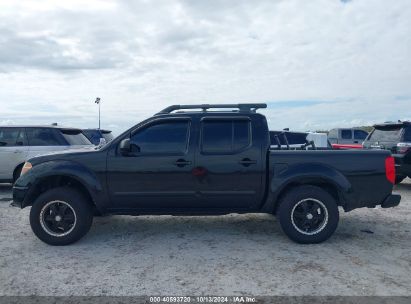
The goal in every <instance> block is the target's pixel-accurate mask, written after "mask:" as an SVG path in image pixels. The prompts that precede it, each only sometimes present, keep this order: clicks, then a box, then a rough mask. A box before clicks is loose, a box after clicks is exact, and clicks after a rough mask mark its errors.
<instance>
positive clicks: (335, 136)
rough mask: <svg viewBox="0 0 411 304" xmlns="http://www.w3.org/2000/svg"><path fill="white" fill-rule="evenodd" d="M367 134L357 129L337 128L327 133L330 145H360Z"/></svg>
mask: <svg viewBox="0 0 411 304" xmlns="http://www.w3.org/2000/svg"><path fill="white" fill-rule="evenodd" d="M367 136H368V132H366V131H364V130H362V129H359V128H337V129H331V130H330V132H329V133H328V140H329V141H330V143H331V144H362V142H363V141H364V140H365V139H366V138H367Z"/></svg>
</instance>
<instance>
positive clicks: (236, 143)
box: [201, 119, 251, 154]
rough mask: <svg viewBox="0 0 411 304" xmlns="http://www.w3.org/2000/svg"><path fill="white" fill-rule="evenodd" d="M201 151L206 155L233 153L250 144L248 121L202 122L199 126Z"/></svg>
mask: <svg viewBox="0 0 411 304" xmlns="http://www.w3.org/2000/svg"><path fill="white" fill-rule="evenodd" d="M201 138H202V139H201V151H202V152H203V153H206V154H226V153H235V152H238V151H241V150H243V149H245V148H246V147H248V146H249V145H250V143H251V128H250V121H248V120H228V119H226V120H214V119H212V120H211V119H210V120H204V121H203V122H202V124H201Z"/></svg>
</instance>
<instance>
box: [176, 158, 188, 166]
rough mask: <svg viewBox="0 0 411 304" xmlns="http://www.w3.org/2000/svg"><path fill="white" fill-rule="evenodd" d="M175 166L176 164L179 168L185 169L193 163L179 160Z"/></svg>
mask: <svg viewBox="0 0 411 304" xmlns="http://www.w3.org/2000/svg"><path fill="white" fill-rule="evenodd" d="M174 164H175V165H176V166H177V167H180V168H182V167H185V166H187V165H190V164H191V161H188V160H185V159H177V160H176V161H175V162H174Z"/></svg>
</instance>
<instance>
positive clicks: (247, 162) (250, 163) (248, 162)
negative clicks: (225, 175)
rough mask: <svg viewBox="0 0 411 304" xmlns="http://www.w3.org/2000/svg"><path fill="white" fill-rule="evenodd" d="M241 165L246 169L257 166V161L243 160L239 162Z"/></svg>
mask: <svg viewBox="0 0 411 304" xmlns="http://www.w3.org/2000/svg"><path fill="white" fill-rule="evenodd" d="M238 163H239V164H240V165H243V166H244V167H248V166H250V165H255V164H256V163H257V161H256V160H251V159H249V158H243V159H242V160H240V161H239V162H238Z"/></svg>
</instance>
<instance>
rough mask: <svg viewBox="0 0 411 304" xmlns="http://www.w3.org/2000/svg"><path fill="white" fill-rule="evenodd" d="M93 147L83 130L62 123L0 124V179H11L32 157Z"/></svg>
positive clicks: (15, 177) (6, 180)
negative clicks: (39, 124)
mask: <svg viewBox="0 0 411 304" xmlns="http://www.w3.org/2000/svg"><path fill="white" fill-rule="evenodd" d="M84 147H90V148H92V147H94V145H92V143H91V142H90V141H89V140H88V139H87V137H86V136H85V135H84V134H83V132H82V130H80V129H75V128H65V127H61V126H0V182H14V181H15V180H16V179H17V178H18V177H19V176H20V172H21V169H22V167H23V165H24V162H25V161H26V160H27V159H29V158H31V157H34V156H37V155H41V154H47V153H50V152H57V151H63V150H69V149H78V148H84Z"/></svg>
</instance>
